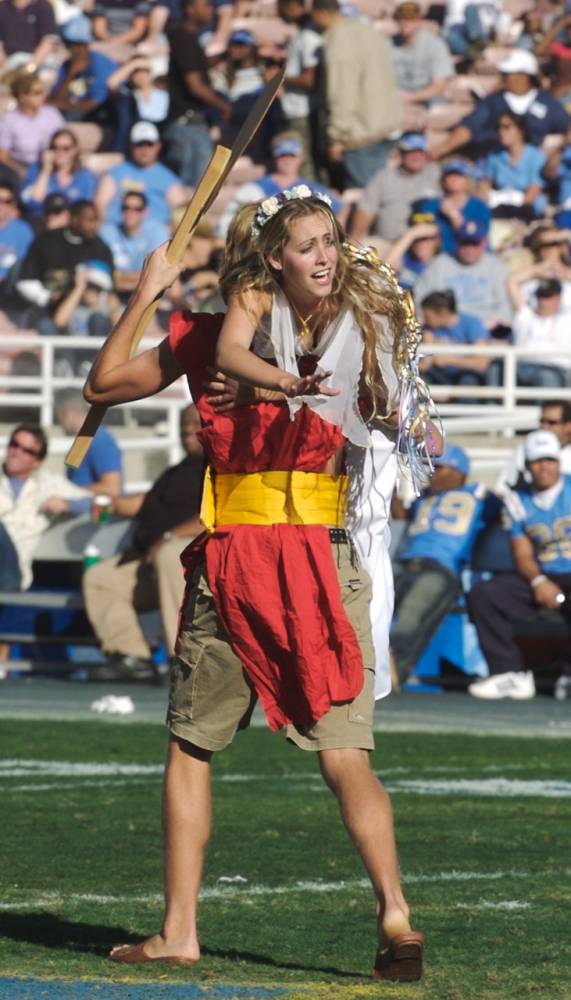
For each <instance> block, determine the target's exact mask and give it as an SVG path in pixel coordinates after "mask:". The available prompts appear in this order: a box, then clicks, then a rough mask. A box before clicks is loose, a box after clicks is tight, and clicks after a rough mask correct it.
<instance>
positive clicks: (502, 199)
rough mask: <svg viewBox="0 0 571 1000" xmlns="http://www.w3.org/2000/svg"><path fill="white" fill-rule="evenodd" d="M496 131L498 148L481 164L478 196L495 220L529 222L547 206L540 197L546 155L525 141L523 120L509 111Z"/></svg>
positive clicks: (525, 130)
mask: <svg viewBox="0 0 571 1000" xmlns="http://www.w3.org/2000/svg"><path fill="white" fill-rule="evenodd" d="M497 132H498V139H499V142H500V145H501V147H502V148H501V150H499V151H498V152H495V153H488V155H487V156H486V158H485V160H484V161H483V164H482V174H483V179H482V181H481V183H480V193H481V194H482V196H483V197H484V198H485V199H486V201H487V203H488V205H489V207H490V208H491V209H492V212H493V215H494V217H495V218H498V219H512V218H516V219H524V221H526V222H531V220H532V219H534V218H535V217H536V216H540V215H542V214H543V212H544V211H545V208H546V204H547V202H546V198H545V196H544V195H543V194H542V191H543V188H544V186H545V181H544V179H543V176H542V171H543V168H544V167H545V164H546V162H547V159H546V156H545V154H544V153H542V152H541V150H540V149H536V148H535V146H531V145H530V144H529V142H527V127H526V123H525V119H524V118H522V117H521V116H520V115H516V114H514V113H513V112H512V111H504V113H503V114H501V115H500V117H499V120H498V128H497Z"/></svg>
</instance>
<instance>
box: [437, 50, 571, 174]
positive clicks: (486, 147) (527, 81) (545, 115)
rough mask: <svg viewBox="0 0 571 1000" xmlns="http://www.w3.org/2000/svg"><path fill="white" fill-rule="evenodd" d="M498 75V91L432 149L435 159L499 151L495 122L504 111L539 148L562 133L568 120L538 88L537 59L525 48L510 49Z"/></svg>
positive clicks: (566, 128) (490, 95)
mask: <svg viewBox="0 0 571 1000" xmlns="http://www.w3.org/2000/svg"><path fill="white" fill-rule="evenodd" d="M498 70H499V71H500V73H501V74H502V82H501V88H500V89H499V90H497V91H495V92H494V93H492V94H489V96H488V97H484V98H483V100H481V101H478V104H477V105H476V108H475V109H474V111H472V112H471V113H470V114H469V115H467V116H466V118H464V119H463V120H462V121H461V122H460V124H459V125H457V126H456V128H454V129H452V132H451V133H450V135H449V136H448V138H447V139H445V140H444V142H442V143H440V144H439V145H438V146H436V147H435V148H433V149H432V155H433V156H434V157H436V158H437V159H441V158H442V157H444V156H449V155H450V153H453V152H454V151H455V150H457V149H460V148H461V147H463V146H468V145H469V146H470V150H471V151H472V152H473V153H474V154H475V155H478V156H482V155H485V154H486V153H488V152H490V151H491V150H495V149H499V148H500V147H499V142H498V133H497V127H498V121H499V118H500V115H502V114H504V112H506V111H513V112H515V113H516V114H518V115H521V116H522V117H523V118H524V120H525V125H526V129H527V135H528V141H529V143H530V144H531V145H532V146H541V144H542V142H543V140H544V139H545V137H546V136H547V135H551V134H552V133H559V134H565V133H566V132H567V130H568V129H569V127H570V125H571V117H570V116H569V115H568V114H567V111H566V110H565V108H564V107H563V105H562V104H561V102H560V101H558V100H557V98H555V97H553V96H552V95H551V94H550V93H549V92H548V91H546V90H541V89H540V87H539V67H538V65H537V59H536V58H535V56H534V55H533V54H532V53H531V52H526V51H525V49H512V50H511V52H509V53H508V55H507V56H506V58H505V59H504V60H502V61H501V62H500V63H498Z"/></svg>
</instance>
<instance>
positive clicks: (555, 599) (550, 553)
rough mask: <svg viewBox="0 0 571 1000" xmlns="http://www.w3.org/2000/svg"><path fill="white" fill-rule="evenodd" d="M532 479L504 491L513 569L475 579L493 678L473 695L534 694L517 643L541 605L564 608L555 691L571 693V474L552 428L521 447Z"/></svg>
mask: <svg viewBox="0 0 571 1000" xmlns="http://www.w3.org/2000/svg"><path fill="white" fill-rule="evenodd" d="M524 455H525V465H526V470H527V472H528V474H529V477H530V482H529V483H527V484H525V485H523V486H521V487H518V488H517V489H514V490H513V491H508V492H507V493H506V494H505V504H506V522H507V524H506V526H507V528H508V530H509V531H510V535H511V542H512V552H513V557H514V562H515V566H516V571H517V572H515V573H501V574H498V575H497V576H495V577H493V578H492V579H491V580H486V581H483V582H481V583H478V584H476V586H475V587H473V588H472V590H471V591H470V594H469V597H468V600H469V607H470V613H471V615H472V619H473V621H474V624H475V626H476V629H477V631H478V638H479V640H480V645H481V647H482V651H483V653H484V656H485V657H486V660H487V661H488V666H489V669H490V676H489V677H487V678H485V680H481V681H475V682H474V683H473V684H471V685H470V687H469V688H468V690H469V692H470V694H471V695H473V696H474V697H476V698H484V699H486V700H495V699H498V698H513V699H515V700H518V701H520V700H525V699H527V698H533V696H534V694H535V682H534V678H533V674H532V673H531V671H526V670H525V663H524V659H523V655H522V650H521V649H520V647H519V646H518V644H517V642H516V640H515V627H516V624H517V622H518V621H525V620H526V619H528V618H529V616H530V614H532V613H533V612H534V611H536V610H538V609H540V608H549V609H551V610H552V611H559V612H560V613H561V615H562V617H563V619H564V621H565V623H566V625H567V630H568V635H569V641H568V644H567V650H566V654H565V657H564V670H563V675H562V677H561V678H560V679H559V681H558V686H557V688H556V695H557V696H558V697H560V698H566V697H567V698H568V697H570V696H571V600H570V598H569V594H570V593H571V555H570V551H569V536H570V526H571V515H570V511H571V476H563V475H561V468H560V460H561V446H560V443H559V440H558V438H557V437H556V436H555V434H553V433H552V432H551V431H546V430H538V431H532V432H531V434H528V435H527V438H526V439H525V444H524Z"/></svg>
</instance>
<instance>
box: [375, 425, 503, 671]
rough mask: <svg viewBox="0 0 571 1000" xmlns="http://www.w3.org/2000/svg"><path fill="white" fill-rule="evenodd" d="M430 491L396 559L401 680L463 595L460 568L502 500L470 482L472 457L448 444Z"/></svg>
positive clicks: (396, 649) (394, 646) (394, 634)
mask: <svg viewBox="0 0 571 1000" xmlns="http://www.w3.org/2000/svg"><path fill="white" fill-rule="evenodd" d="M434 466H435V470H434V475H433V477H432V479H431V482H430V485H429V486H428V488H427V489H426V491H425V492H424V493H423V494H422V495H421V496H420V497H418V499H417V500H415V501H414V503H413V504H412V506H411V508H410V510H409V511H408V512H405V511H404V510H403V509H402V507H401V506H400V504H398V503H397V504H395V505H394V507H393V515H394V516H396V517H401V518H402V517H403V516H404V517H406V518H407V520H408V523H409V529H408V533H407V535H406V536H405V540H404V542H403V544H402V547H399V553H398V557H397V558H396V559H395V561H394V563H393V569H394V577H395V612H394V618H393V624H392V626H391V633H390V637H391V650H392V655H393V658H394V662H395V666H396V673H397V675H398V677H399V680H400V681H403V680H405V679H406V677H407V676H408V674H409V673H410V671H411V670H412V669H413V668H414V666H415V664H416V662H417V660H418V659H419V658H420V656H421V655H422V653H423V652H424V650H425V648H426V646H427V645H428V643H429V642H430V640H431V638H432V636H433V635H434V633H435V632H436V630H437V628H438V626H439V625H440V623H441V622H442V621H443V619H444V618H445V617H446V615H447V614H448V612H449V611H450V610H451V608H452V607H453V606H454V605H455V604H456V602H457V600H458V597H459V595H460V594H461V590H462V585H461V572H462V570H463V569H464V567H465V565H466V563H467V562H468V560H469V558H470V555H471V552H472V549H473V547H474V542H475V541H476V538H477V537H478V535H479V533H480V531H481V530H482V528H483V527H484V526H485V525H486V524H488V523H491V522H492V521H493V520H494V519H495V518H496V516H497V514H498V510H499V501H498V500H497V498H496V497H493V496H492V495H491V494H487V493H486V491H485V489H484V487H483V486H482V484H481V483H470V484H468V483H467V482H466V480H467V478H468V474H469V472H470V460H469V458H468V455H467V454H466V452H465V451H464V449H463V448H460V447H459V446H458V445H455V444H447V445H446V447H445V449H444V452H443V454H442V455H441V456H440V457H439V458H436V459H435V460H434Z"/></svg>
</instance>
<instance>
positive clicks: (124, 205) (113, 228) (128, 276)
mask: <svg viewBox="0 0 571 1000" xmlns="http://www.w3.org/2000/svg"><path fill="white" fill-rule="evenodd" d="M169 235H170V234H169V229H168V227H167V226H165V225H163V224H162V223H160V222H154V221H153V222H151V223H150V224H149V217H148V200H147V196H146V194H145V193H144V192H143V191H127V192H126V193H125V194H124V195H123V198H122V201H121V222H120V223H119V225H117V224H116V223H115V222H107V223H106V224H105V225H104V226H103V227H102V229H101V237H102V239H103V240H105V242H106V243H107V246H108V247H109V249H110V250H111V253H112V255H113V268H114V284H115V290H116V291H117V292H119V293H121V292H128V293H131V292H132V291H133V289H134V288H135V285H136V284H137V281H138V280H139V272H140V270H141V268H142V266H143V264H144V262H145V257H146V256H147V254H149V253H150V252H151V250H154V249H155V247H157V246H158V245H159V244H160V243H164V242H165V240H168V238H169Z"/></svg>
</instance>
